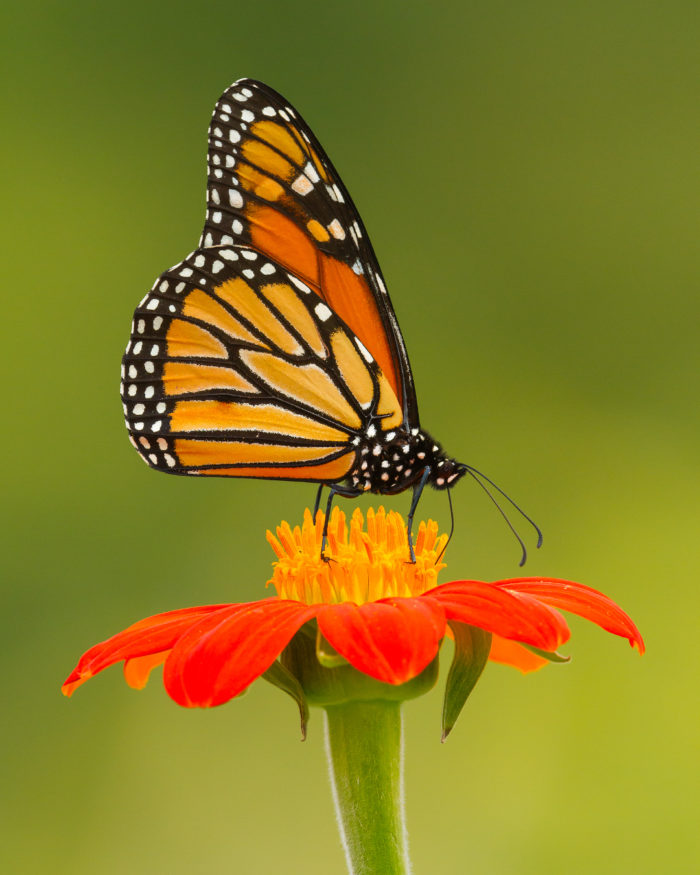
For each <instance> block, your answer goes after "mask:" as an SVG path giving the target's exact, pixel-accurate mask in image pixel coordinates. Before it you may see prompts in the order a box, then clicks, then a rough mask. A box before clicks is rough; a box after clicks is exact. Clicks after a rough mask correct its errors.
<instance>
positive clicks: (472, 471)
mask: <svg viewBox="0 0 700 875" xmlns="http://www.w3.org/2000/svg"><path fill="white" fill-rule="evenodd" d="M467 474H469V476H470V477H471V478H472V479H473V480H475V481H476V482H477V483H478V484H479V486H481V488H482V489H483V490H484V492H485V493H486V494H487V495H488V497H489V498H490V499H491V501H492V502H493V504H494V506H495V507H496V510H497V511H498V512H499V513H500V515H501V516H502V517H503V519H504V520H505V521H506V525H507V526H508V528H509V529H510V530H511V532H512V533H513V535H514V536H515V538H516V540H517V542H518V543H519V544H520V549H521V550H522V556H521V557H520V562H519V563H518V566H519V567H520V568H522V566H523V565H524V564H525V562H526V561H527V548H526V547H525V542H524V541H523V539H522V538H521V537H520V535H519V534H518V533H517V531H516V530H515V526H514V525H513V523H512V522H511V521H510V519H509V518H508V514H507V513H506V512H505V511H504V510H503V508H502V507H501V505H500V504H499V503H498V501H496V499H495V497H494V496H493V495H492V494H491V493H490V492H489V489H488V487H487V486H486V484H484V483H482V482H481V480H480V479H479V476H482V477H483V476H484V475H483V474H480V472H479V471H476V470H475V469H474V468H471V467H469V466H467ZM484 480H486V481H487V483H490V484H491V485H492V486H493V488H494V489H496V490H497V491H498V492H500V493H501V494H502V495H503V496H504V497H505V498H508V496H507V495H506V494H505V493H504V492H503V490H501V489H499V488H498V486H496V484H495V483H492V482H491V480H489V479H488V477H484ZM508 501H510V502H511V504H513V505H514V506H515V507H517V505H515V502H513V501H511V499H510V498H508ZM517 509H518V510H520V508H517ZM521 513H522V511H521ZM523 516H525V514H523ZM527 519H528V520H529V517H527ZM530 522H532V520H530ZM532 524H533V525H535V524H534V523H532ZM535 528H537V526H535ZM537 531H538V532H540V530H539V528H537ZM541 543H542V533H541V532H540V538H539V540H538V543H537V546H538V547H539V546H540V544H541Z"/></svg>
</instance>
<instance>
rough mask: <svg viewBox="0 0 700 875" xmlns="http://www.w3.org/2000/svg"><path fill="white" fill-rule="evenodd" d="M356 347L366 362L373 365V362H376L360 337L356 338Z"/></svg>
mask: <svg viewBox="0 0 700 875" xmlns="http://www.w3.org/2000/svg"><path fill="white" fill-rule="evenodd" d="M355 345H356V346H357V348H358V349H359V350H360V352H361V353H362V357H363V358H364V360H365V361H366V362H367V363H368V364H372V362H373V361H374V359H373V358H372V353H371V352H370V351H369V350H368V349H367V347H366V346H365V345H364V343H363V342H362V341H361V340H360V338H359V337H356V338H355Z"/></svg>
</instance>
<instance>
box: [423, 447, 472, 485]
mask: <svg viewBox="0 0 700 875" xmlns="http://www.w3.org/2000/svg"><path fill="white" fill-rule="evenodd" d="M466 473H467V466H466V465H464V464H462V462H458V461H457V460H456V459H450V458H448V457H447V456H445V455H443V454H442V453H441V454H440V457H439V458H437V460H436V461H435V464H434V467H432V468H431V470H430V476H429V478H428V482H429V483H430V485H431V486H432V487H433V488H434V489H451V488H452V487H453V486H454V485H455V483H456V482H457V481H458V480H459V479H460V478H461V477H463V476H464V475H465V474H466Z"/></svg>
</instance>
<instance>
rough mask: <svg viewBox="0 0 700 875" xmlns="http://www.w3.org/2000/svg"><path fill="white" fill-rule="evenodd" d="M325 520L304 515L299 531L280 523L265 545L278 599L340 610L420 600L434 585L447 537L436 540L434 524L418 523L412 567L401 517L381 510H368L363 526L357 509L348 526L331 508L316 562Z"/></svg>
mask: <svg viewBox="0 0 700 875" xmlns="http://www.w3.org/2000/svg"><path fill="white" fill-rule="evenodd" d="M324 519H325V518H324V514H323V513H322V512H321V511H319V512H318V513H317V515H316V520H315V522H314V520H313V517H312V515H311V511H310V510H308V509H307V510H306V511H305V512H304V523H303V525H302V526H301V527H299V526H295V527H294V528H292V527H291V526H290V525H289V523H287V522H282V523H281V525H279V526H278V527H277V529H276V534H273V533H272V532H270V531H268V533H267V540H268V541H269V543H270V546H271V547H272V549H273V550H274V551H275V554H276V556H277V561H276V562H275V563H274V571H273V574H272V578H271V579H270V580H269V581H268V586H269V585H270V584H272V586H274V587H275V589H276V590H277V595H278V596H279V598H282V599H294V600H295V601H300V602H303V603H305V604H309V605H313V604H340V603H342V602H353V603H354V604H358V605H359V604H364V603H365V602H373V601H378V600H379V599H385V598H394V597H403V598H410V597H412V596H418V595H421V593H424V592H426V591H427V590H429V589H432V588H433V587H434V586H436V585H437V576H438V572H439V571H440V569H442V568H444V567H445V565H444V563H443V562H441V561H440V559H441V557H442V553H443V550H444V548H445V546H446V544H447V535H445V534H442V535H439V534H438V526H437V523H436V522H434V521H433V520H428V521H427V522H421V523H420V525H419V526H418V530H417V532H416V533H415V536H414V551H415V555H416V561H415V563H412V562H411V561H410V557H409V547H408V535H407V531H406V524H405V522H404V520H403V518H402V517H401V515H400V514H398V513H396V512H395V511H389V512H388V513H387V512H386V511H385V510H384V508H383V507H380V508H379V509H378V510H377V511H375V510H374V509H372V508H370V509H369V510H368V511H367V520H366V526H365V518H364V516H363V514H362V512H361V511H360V510H359V508H357V509H356V510H355V511H354V512H353V514H352V517H351V518H350V525H349V526H348V525H347V521H346V517H345V514H344V513H343V511H341V510H340V509H339V508H337V507H335V508H333V511H332V513H331V518H330V522H329V524H328V537H327V542H326V547H325V550H324V555H323V556H321V542H322V539H323V524H324Z"/></svg>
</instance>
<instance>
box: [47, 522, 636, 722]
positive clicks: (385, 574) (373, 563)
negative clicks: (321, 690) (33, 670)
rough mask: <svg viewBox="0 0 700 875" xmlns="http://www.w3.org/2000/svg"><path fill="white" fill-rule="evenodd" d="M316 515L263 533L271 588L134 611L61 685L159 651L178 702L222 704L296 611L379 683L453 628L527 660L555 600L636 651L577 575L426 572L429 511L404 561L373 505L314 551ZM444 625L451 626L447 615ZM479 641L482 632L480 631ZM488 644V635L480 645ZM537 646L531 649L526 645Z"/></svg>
mask: <svg viewBox="0 0 700 875" xmlns="http://www.w3.org/2000/svg"><path fill="white" fill-rule="evenodd" d="M323 522H324V520H323V515H322V514H321V513H319V514H318V515H317V517H316V520H315V522H314V521H313V519H312V516H311V513H310V511H308V510H307V511H306V513H305V517H304V523H303V526H301V528H300V527H298V526H297V527H295V528H294V529H292V528H291V527H290V526H289V525H288V524H287V523H286V522H284V523H282V524H281V525H280V526H279V527H278V528H277V533H276V536H275V535H273V534H271V533H270V532H268V535H267V537H268V541H269V542H270V544H271V545H272V547H273V549H274V551H275V553H276V554H277V562H276V563H275V566H274V572H273V576H272V579H271V580H270V581H268V585H269V584H271V585H272V586H273V587H274V588H275V589H276V591H277V595H276V596H272V597H270V598H266V599H262V600H261V601H257V602H249V603H244V604H224V605H207V606H204V607H197V608H185V609H183V610H177V611H168V612H166V613H164V614H157V615H155V616H153V617H148V618H147V619H145V620H140V621H139V622H138V623H135V624H134V625H132V626H129V627H128V628H127V629H125V630H124V631H122V632H118V633H117V634H116V635H114V636H112V637H111V638H109V639H107V640H106V641H103V642H101V643H100V644H96V645H95V646H94V647H92V648H90V650H88V651H87V652H86V653H85V654H84V655H83V656H82V657H81V659H80V661H79V662H78V665H77V666H76V668H75V669H74V671H73V672H72V673H71V674H70V675H69V677H68V678H67V680H66V681H65V683H64V685H63V692H64V693H65V694H66V695H68V696H69V695H71V694H72V692H73V691H74V690H75V689H76V687H78V686H80V685H81V684H82V683H84V682H85V681H86V680H88V678H91V677H93V676H94V675H96V674H97V673H98V672H100V671H102V670H103V669H105V668H107V667H108V666H110V665H112V664H114V663H116V662H121V661H123V662H124V675H125V678H126V681H127V683H128V684H129V685H130V686H132V687H135V688H138V689H140V688H142V687H143V686H145V684H146V682H147V680H148V677H149V674H150V672H151V670H152V669H153V668H154V667H155V666H157V665H160V664H162V663H164V675H163V680H164V684H165V688H166V690H167V692H168V694H169V695H170V697H171V698H172V699H173V700H174V701H175V702H177V703H178V704H179V705H183V706H185V707H210V706H213V705H221V704H222V703H224V702H227V701H228V700H229V699H231V698H233V697H234V696H237V695H239V694H240V693H242V692H243V691H244V690H245V689H246V688H247V687H248V686H249V685H250V684H251V683H252V682H253V681H254V680H255V679H256V678H258V677H260V676H261V675H262V674H264V673H265V672H267V671H268V670H269V669H270V667H271V666H272V665H273V663H274V662H275V660H276V659H277V657H278V656H279V655H280V654H281V653H282V651H284V650H285V648H287V647H288V645H289V644H290V642H292V641H293V639H295V636H297V634H298V633H300V630H302V627H304V626H305V624H308V623H310V622H311V621H313V620H315V621H316V623H317V628H318V635H319V640H320V641H321V642H323V645H324V646H325V647H328V645H330V648H329V650H331V651H334V658H335V659H336V660H339V661H340V662H344V663H349V665H350V666H352V667H353V668H354V669H356V670H357V671H358V672H361V673H363V674H364V675H367V676H369V677H370V678H373V679H375V680H376V681H381V682H383V683H385V684H391V685H400V684H404V683H406V682H408V681H410V680H411V679H413V678H416V677H417V676H418V675H420V674H421V672H423V671H424V670H425V669H426V668H427V667H428V666H429V665H430V663H431V662H432V661H433V660H434V659H435V657H436V656H437V653H438V650H439V647H440V644H441V642H442V640H443V638H444V637H445V636H446V635H454V637H455V640H457V637H458V630H459V629H460V627H464V626H465V625H466V626H467V627H470V628H472V627H477V629H481V630H484V632H486V633H490V635H491V640H490V652H489V658H490V659H492V660H494V661H497V662H503V663H507V664H510V665H513V666H515V667H517V668H519V669H521V670H522V671H532V670H533V669H536V668H539V667H540V666H542V665H544V664H545V663H546V662H547V660H548V659H552V658H554V659H555V660H558V661H561V659H562V658H561V657H558V656H557V654H556V651H557V649H558V648H559V647H560V646H561V645H562V644H564V643H565V642H566V641H567V640H568V638H569V628H568V626H567V624H566V621H565V619H564V617H563V616H562V614H561V613H560V612H559V610H558V609H563V610H567V611H570V612H571V613H574V614H578V615H579V616H581V617H584V618H586V619H588V620H591V621H592V622H594V623H596V624H597V625H598V626H601V627H602V628H603V629H605V630H607V631H608V632H611V633H613V634H614V635H619V636H621V637H623V638H627V639H628V640H629V642H630V644H631V645H633V646H636V647H637V648H638V649H639V651H640V652H644V642H643V641H642V637H641V635H640V633H639V631H638V630H637V628H636V626H635V625H634V623H633V622H632V620H631V619H630V618H629V617H628V616H627V614H625V613H624V611H623V610H622V609H621V608H619V607H618V606H617V605H616V604H615V603H614V602H613V601H611V600H610V599H609V598H608V597H607V596H605V595H603V594H602V593H600V592H597V591H596V590H594V589H591V588H589V587H586V586H583V585H581V584H578V583H572V582H570V581H566V580H558V579H554V578H527V577H520V578H515V579H512V580H501V581H497V582H495V583H484V582H482V581H477V580H457V581H453V582H451V583H445V584H442V585H438V584H437V575H438V572H439V571H440V569H441V568H443V567H444V565H443V563H441V561H440V559H441V557H442V553H443V550H444V547H445V545H446V542H447V536H446V535H438V529H437V524H436V523H434V522H432V521H429V522H428V523H421V524H420V527H419V529H418V534H417V537H416V540H415V555H416V561H415V563H410V562H408V561H407V559H408V542H407V536H406V527H405V524H404V521H403V519H402V518H401V517H400V516H399V514H397V513H395V512H393V511H391V512H389V513H386V512H385V511H384V509H383V508H379V510H378V511H377V512H376V513H375V512H374V511H373V510H369V511H368V513H367V528H366V530H365V529H364V519H363V515H362V513H361V512H360V511H359V510H355V512H354V513H353V515H352V518H351V521H350V526H349V527H348V526H347V524H346V519H345V514H344V513H342V511H340V510H339V509H338V508H335V509H334V511H333V514H332V516H331V519H330V524H329V527H328V543H327V546H326V550H325V556H324V557H321V538H322V530H323ZM448 624H449V626H448ZM486 640H487V642H488V638H487V639H486ZM487 646H488V644H487ZM533 651H534V652H533Z"/></svg>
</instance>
